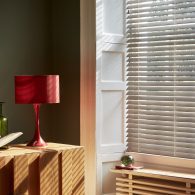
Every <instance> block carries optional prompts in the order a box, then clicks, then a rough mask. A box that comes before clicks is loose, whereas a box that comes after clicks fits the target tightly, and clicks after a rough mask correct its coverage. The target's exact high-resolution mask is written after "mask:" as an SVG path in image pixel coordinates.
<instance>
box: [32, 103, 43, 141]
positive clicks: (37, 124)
mask: <svg viewBox="0 0 195 195" xmlns="http://www.w3.org/2000/svg"><path fill="white" fill-rule="evenodd" d="M33 107H34V111H35V137H36V138H39V137H40V136H41V134H40V127H39V111H40V104H33Z"/></svg>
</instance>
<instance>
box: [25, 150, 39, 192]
mask: <svg viewBox="0 0 195 195" xmlns="http://www.w3.org/2000/svg"><path fill="white" fill-rule="evenodd" d="M28 168H29V175H28V182H29V183H28V189H29V195H40V178H39V154H37V153H35V154H29V155H28Z"/></svg>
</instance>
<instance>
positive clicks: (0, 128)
mask: <svg viewBox="0 0 195 195" xmlns="http://www.w3.org/2000/svg"><path fill="white" fill-rule="evenodd" d="M3 103H4V102H0V137H3V136H5V135H7V134H8V120H7V118H6V117H4V116H3V113H2V106H3Z"/></svg>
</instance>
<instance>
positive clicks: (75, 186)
mask: <svg viewBox="0 0 195 195" xmlns="http://www.w3.org/2000/svg"><path fill="white" fill-rule="evenodd" d="M84 189H85V188H84V149H83V147H80V146H71V145H64V144H55V143H52V144H50V143H48V146H47V147H44V148H31V147H26V146H24V145H18V147H17V146H14V147H13V148H10V149H8V150H5V151H0V195H84V194H85V192H84Z"/></svg>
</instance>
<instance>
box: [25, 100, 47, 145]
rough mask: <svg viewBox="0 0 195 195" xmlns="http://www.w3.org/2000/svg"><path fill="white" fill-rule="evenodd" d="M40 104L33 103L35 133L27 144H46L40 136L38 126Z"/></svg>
mask: <svg viewBox="0 0 195 195" xmlns="http://www.w3.org/2000/svg"><path fill="white" fill-rule="evenodd" d="M40 106H41V105H40V104H33V108H34V111H35V133H34V138H33V140H32V141H31V142H30V143H28V146H46V145H47V144H46V143H45V141H44V140H43V139H42V138H41V133H40V127H39V111H40Z"/></svg>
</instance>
